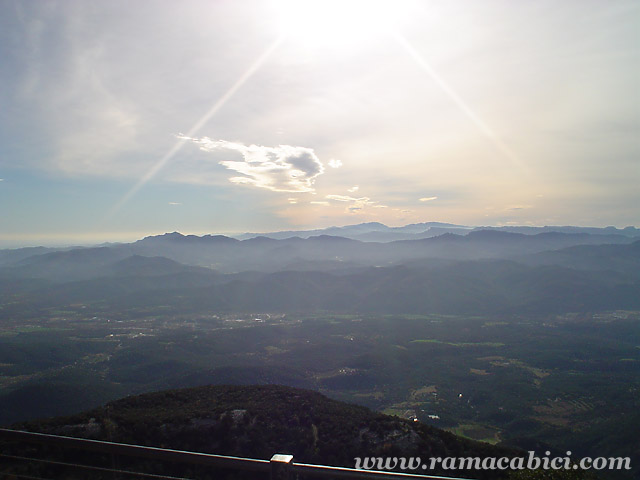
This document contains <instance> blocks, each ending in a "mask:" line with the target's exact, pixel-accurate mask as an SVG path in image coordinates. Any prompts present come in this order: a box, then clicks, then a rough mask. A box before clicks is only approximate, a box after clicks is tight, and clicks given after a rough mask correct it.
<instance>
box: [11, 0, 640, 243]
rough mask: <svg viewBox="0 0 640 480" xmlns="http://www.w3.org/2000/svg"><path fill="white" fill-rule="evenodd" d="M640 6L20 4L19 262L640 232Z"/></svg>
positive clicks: (18, 0)
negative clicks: (454, 234)
mask: <svg viewBox="0 0 640 480" xmlns="http://www.w3.org/2000/svg"><path fill="white" fill-rule="evenodd" d="M638 32H640V2H638V1H637V0H634V1H624V0H608V1H601V0H597V1H594V0H563V1H561V2H558V1H555V0H554V1H546V0H539V1H523V2H514V1H510V0H482V1H478V0H446V1H439V0H423V1H417V0H416V1H413V0H394V1H388V2H387V1H376V0H370V1H366V0H351V1H349V0H341V1H336V0H323V1H317V2H314V1H304V0H298V1H295V0H294V1H291V0H289V1H287V0H261V1H259V0H243V1H236V0H233V1H232V0H216V1H211V0H207V1H204V0H203V1H197V0H185V1H181V2H175V1H168V0H166V1H162V0H153V1H151V0H136V1H130V0H129V1H122V0H109V1H95V0H61V1H56V0H32V1H23V0H0V58H2V66H1V68H0V85H1V88H0V246H21V245H47V244H69V243H100V242H105V241H130V240H135V239H137V238H141V237H144V236H146V235H152V234H158V233H163V232H172V231H180V232H182V233H193V234H204V233H226V234H230V233H240V232H266V231H277V230H290V229H305V228H319V227H327V226H331V225H348V224H356V223H361V222H371V221H378V222H382V223H385V224H387V225H390V226H400V225H405V224H409V223H418V222H427V221H443V222H451V223H458V224H465V225H584V226H608V225H615V226H618V227H624V226H627V225H635V226H640V215H639V214H640V188H638V186H639V185H640V163H639V157H638V154H639V153H640V135H639V133H640V132H639V130H640V128H639V127H640V95H639V93H638V85H640V34H639V33H638Z"/></svg>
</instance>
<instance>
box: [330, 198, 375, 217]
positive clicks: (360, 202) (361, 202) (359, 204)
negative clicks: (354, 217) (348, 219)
mask: <svg viewBox="0 0 640 480" xmlns="http://www.w3.org/2000/svg"><path fill="white" fill-rule="evenodd" d="M325 198H327V199H328V200H334V201H336V202H345V203H350V204H351V205H348V206H347V211H348V212H351V213H355V212H359V211H360V210H362V209H364V208H365V207H367V206H370V207H374V208H387V206H386V205H380V204H379V203H378V202H376V201H375V200H371V199H370V198H369V197H358V198H356V197H350V196H349V195H327V196H326V197H325Z"/></svg>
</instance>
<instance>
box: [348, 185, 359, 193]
mask: <svg viewBox="0 0 640 480" xmlns="http://www.w3.org/2000/svg"><path fill="white" fill-rule="evenodd" d="M358 190H360V187H359V186H358V185H354V186H353V187H351V188H348V189H347V192H349V193H355V192H357V191H358Z"/></svg>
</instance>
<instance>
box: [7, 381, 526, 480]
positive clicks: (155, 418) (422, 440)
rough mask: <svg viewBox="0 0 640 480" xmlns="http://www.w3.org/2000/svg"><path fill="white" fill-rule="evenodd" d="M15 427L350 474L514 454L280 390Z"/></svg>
mask: <svg viewBox="0 0 640 480" xmlns="http://www.w3.org/2000/svg"><path fill="white" fill-rule="evenodd" d="M14 427H17V428H20V429H28V430H33V431H39V432H46V433H54V434H60V435H67V436H77V437H88V438H94V439H101V440H107V439H108V440H110V441H115V442H124V443H133V444H140V445H150V446H159V447H166V448H173V449H180V450H192V451H199V452H209V453H216V454H225V455H234V456H244V457H253V458H263V459H268V458H270V457H271V456H272V455H273V454H274V453H288V454H293V455H294V459H295V461H297V462H301V463H318V464H329V465H339V466H347V467H353V466H354V457H358V456H359V457H363V456H385V457H386V456H392V457H393V456H398V457H400V456H402V457H410V456H419V457H421V458H423V459H426V458H428V457H431V456H439V457H446V456H456V457H460V456H480V457H487V456H505V455H509V456H510V455H513V454H514V451H513V450H507V449H504V448H499V447H495V446H491V445H489V444H485V443H480V442H474V441H471V440H467V439H463V438H460V437H456V436H455V435H453V434H451V433H448V432H445V431H443V430H440V429H437V428H434V427H431V426H428V425H424V424H422V423H419V422H411V421H408V420H404V419H400V418H398V417H393V416H388V415H383V414H380V413H376V412H373V411H371V410H369V409H367V408H364V407H360V406H355V405H351V404H347V403H343V402H339V401H335V400H331V399H329V398H327V397H325V396H323V395H321V394H320V393H317V392H313V391H309V390H301V389H295V388H290V387H284V386H277V385H265V386H204V387H196V388H187V389H181V390H168V391H162V392H156V393H149V394H144V395H139V396H132V397H127V398H124V399H121V400H117V401H114V402H111V403H108V404H106V405H105V406H103V407H100V408H97V409H94V410H90V411H87V412H85V413H81V414H78V415H74V416H70V417H57V418H53V419H47V420H41V421H37V422H29V423H24V424H19V425H14ZM420 473H423V472H420ZM429 473H431V472H429ZM440 473H442V472H440ZM448 473H449V475H451V474H452V472H448ZM455 473H456V474H462V473H464V472H461V471H456V472H455ZM466 473H468V474H473V475H472V476H471V478H499V477H496V472H486V473H492V475H490V476H487V475H485V474H483V472H466Z"/></svg>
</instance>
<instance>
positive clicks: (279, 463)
mask: <svg viewBox="0 0 640 480" xmlns="http://www.w3.org/2000/svg"><path fill="white" fill-rule="evenodd" d="M269 463H270V464H271V480H293V475H292V473H291V470H292V469H291V466H292V465H293V455H283V454H281V453H276V454H275V455H274V456H273V457H271V460H270V461H269Z"/></svg>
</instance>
